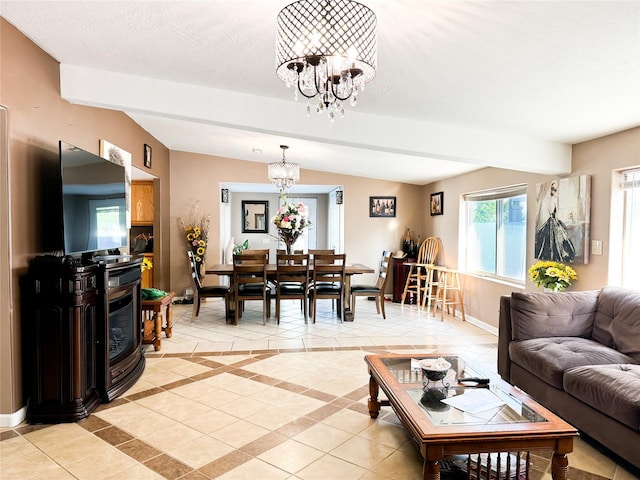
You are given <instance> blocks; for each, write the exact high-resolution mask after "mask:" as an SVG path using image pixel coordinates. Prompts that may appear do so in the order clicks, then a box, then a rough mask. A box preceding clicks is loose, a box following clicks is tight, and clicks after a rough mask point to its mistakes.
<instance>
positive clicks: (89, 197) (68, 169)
mask: <svg viewBox="0 0 640 480" xmlns="http://www.w3.org/2000/svg"><path fill="white" fill-rule="evenodd" d="M60 171H61V174H62V214H63V225H64V226H63V234H64V254H65V255H73V254H78V253H86V252H95V251H99V250H110V249H115V248H121V247H126V246H127V237H128V235H127V221H126V210H127V209H126V194H125V187H126V184H125V182H126V181H125V170H124V167H123V166H121V165H117V164H115V163H113V162H110V161H109V160H106V159H104V158H102V157H99V156H97V155H94V154H92V153H89V152H86V151H84V150H82V149H80V148H78V147H75V146H73V145H70V144H68V143H65V142H62V141H61V142H60Z"/></svg>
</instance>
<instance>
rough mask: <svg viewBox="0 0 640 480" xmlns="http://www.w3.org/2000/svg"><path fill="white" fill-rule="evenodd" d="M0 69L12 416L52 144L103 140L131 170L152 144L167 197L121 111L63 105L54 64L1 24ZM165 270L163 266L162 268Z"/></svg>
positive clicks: (1, 400)
mask: <svg viewBox="0 0 640 480" xmlns="http://www.w3.org/2000/svg"><path fill="white" fill-rule="evenodd" d="M0 64H1V65H2V68H1V71H0V103H1V104H2V105H4V106H6V107H7V109H8V118H9V122H8V123H9V148H8V165H6V172H8V173H7V175H8V188H7V189H3V190H2V193H1V194H2V198H1V199H0V204H1V206H0V209H2V214H3V215H2V216H1V217H0V218H3V217H4V215H5V213H6V214H7V215H8V217H9V219H10V225H9V233H8V238H9V243H10V244H9V245H4V244H3V246H2V253H3V254H6V255H8V261H3V262H0V268H2V271H1V272H0V275H2V277H3V278H4V279H8V280H9V282H8V289H6V290H5V289H4V288H3V289H2V295H3V297H2V299H0V304H1V305H2V307H0V331H1V332H2V335H0V338H1V340H0V385H1V388H0V414H14V413H15V412H17V411H18V410H20V409H21V408H22V407H23V406H24V400H25V399H24V398H23V393H22V392H23V388H22V379H21V375H22V362H23V360H22V352H21V347H20V345H21V342H22V335H21V320H20V288H19V280H20V278H21V277H23V276H24V274H25V273H26V272H27V268H28V263H29V260H30V259H32V258H33V257H34V256H36V255H41V254H45V253H49V252H47V251H46V250H45V247H44V244H45V243H46V238H47V232H46V231H44V232H43V231H42V230H41V226H42V225H43V224H44V219H43V215H44V214H43V205H47V204H51V202H56V201H57V200H56V199H55V198H54V197H55V195H51V197H49V196H48V195H47V194H46V193H43V192H46V191H47V188H48V187H50V186H51V185H52V184H53V183H54V182H56V181H57V180H56V179H57V177H58V176H59V164H58V141H59V140H64V141H66V142H69V143H71V144H73V145H76V146H78V147H80V148H82V149H84V150H87V151H89V152H91V153H94V154H99V141H100V139H105V140H108V141H110V142H111V143H113V144H115V145H118V146H119V147H121V148H123V149H125V150H126V151H128V152H131V154H132V157H133V165H134V166H137V167H140V168H143V169H144V167H143V145H144V144H145V143H147V144H149V145H151V147H152V149H153V169H152V170H150V172H151V173H152V174H154V175H156V176H157V177H159V178H160V180H159V181H158V182H157V183H158V186H159V188H158V190H159V193H160V192H162V191H166V192H168V190H169V188H168V183H169V179H168V171H169V151H168V150H167V149H166V148H165V147H164V146H163V145H162V144H161V143H159V142H158V141H156V140H155V139H154V138H153V137H152V136H151V135H149V134H148V133H147V132H145V131H144V130H143V129H142V128H140V126H138V125H137V124H136V123H135V122H133V120H131V119H130V118H129V117H128V116H127V115H125V114H124V113H122V112H115V111H111V110H104V109H99V108H92V107H85V106H79V105H71V104H70V103H68V102H66V101H65V100H62V99H61V98H60V93H59V92H60V85H59V64H58V62H56V61H55V60H54V59H53V58H51V57H50V56H49V55H47V54H46V53H45V52H43V51H42V50H41V49H40V48H38V47H37V46H36V45H35V44H34V43H33V42H31V41H30V40H29V39H27V38H26V37H25V36H24V35H22V33H20V32H19V31H18V30H16V29H15V28H14V27H13V26H12V25H11V24H9V23H8V22H6V20H4V19H0ZM0 161H3V160H2V158H0ZM5 161H6V159H5ZM3 171H4V169H3ZM5 190H6V191H5ZM168 202H169V197H168V195H165V196H164V197H163V198H162V201H161V203H160V204H159V205H160V211H161V218H160V219H159V220H158V227H157V228H158V230H156V231H159V232H160V234H159V239H160V241H159V242H158V237H157V239H156V244H160V248H159V254H160V256H161V257H168V255H169V244H168V239H169V232H168V230H167V231H165V230H162V229H160V225H161V224H164V225H166V224H167V223H168V215H169V208H168ZM8 205H10V210H9V208H8ZM163 218H165V221H163ZM4 238H5V234H4V233H3V239H4ZM3 243H4V242H3ZM164 263H165V264H167V265H168V261H166V262H164ZM161 264H162V262H160V265H159V266H158V271H157V272H155V273H156V275H157V277H156V278H157V281H158V283H159V285H160V288H162V287H161V285H163V284H164V285H168V278H169V272H168V270H167V271H166V272H163V271H162V267H161ZM6 291H8V292H9V293H8V294H6V293H5V292H6ZM5 297H8V298H5ZM27 341H28V340H27Z"/></svg>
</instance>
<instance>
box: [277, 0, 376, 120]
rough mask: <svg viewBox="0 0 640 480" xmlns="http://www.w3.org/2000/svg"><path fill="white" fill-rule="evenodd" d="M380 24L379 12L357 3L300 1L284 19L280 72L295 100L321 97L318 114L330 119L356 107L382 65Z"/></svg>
mask: <svg viewBox="0 0 640 480" xmlns="http://www.w3.org/2000/svg"><path fill="white" fill-rule="evenodd" d="M376 30H377V20H376V15H375V13H373V11H372V10H371V9H370V8H368V7H366V6H364V5H362V4H361V3H358V2H353V1H351V0H324V1H312V0H300V1H298V2H294V3H292V4H290V5H287V6H286V7H285V8H283V9H282V10H281V11H280V13H279V14H278V24H277V35H276V72H277V74H278V76H279V77H280V78H281V79H282V80H284V82H285V83H286V84H287V87H291V86H294V87H295V93H294V97H295V99H296V100H297V99H298V95H302V96H304V97H305V98H307V115H310V113H311V105H310V99H311V98H314V97H316V96H317V97H319V100H318V103H317V106H316V111H317V112H318V113H322V112H324V111H327V112H328V114H329V119H330V120H332V121H333V120H334V119H335V115H336V114H337V115H339V116H340V117H343V116H344V104H343V102H345V101H346V100H349V102H350V104H351V106H355V105H356V103H357V101H358V95H359V93H360V92H362V91H363V90H364V87H365V84H367V83H369V82H370V81H371V80H373V77H374V76H375V74H376V68H377V63H378V45H377V31H376Z"/></svg>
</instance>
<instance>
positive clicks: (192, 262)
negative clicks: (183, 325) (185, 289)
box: [187, 250, 231, 322]
mask: <svg viewBox="0 0 640 480" xmlns="http://www.w3.org/2000/svg"><path fill="white" fill-rule="evenodd" d="M187 257H188V259H189V271H190V274H189V277H190V280H191V289H192V290H193V309H192V311H191V321H192V322H193V321H194V320H195V318H196V317H197V316H198V315H199V314H200V303H201V302H202V299H203V298H224V307H225V312H226V313H227V318H229V295H230V294H231V292H230V290H229V287H227V286H225V285H202V282H201V281H200V276H199V275H198V269H197V266H196V259H195V257H194V256H193V252H192V251H191V250H187Z"/></svg>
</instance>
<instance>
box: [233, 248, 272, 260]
mask: <svg viewBox="0 0 640 480" xmlns="http://www.w3.org/2000/svg"><path fill="white" fill-rule="evenodd" d="M239 255H266V256H267V263H269V249H268V248H253V249H251V248H249V249H247V250H243V251H242V252H241V253H239ZM250 261H251V260H247V261H246V262H245V263H247V262H250ZM258 263H260V262H258Z"/></svg>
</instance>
